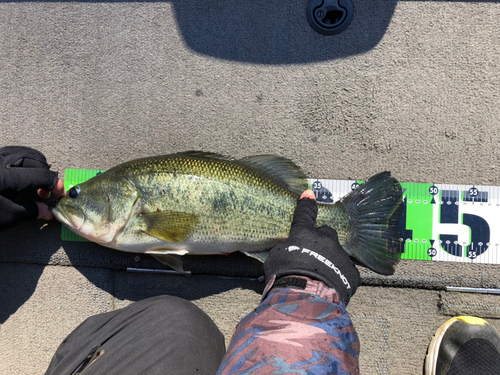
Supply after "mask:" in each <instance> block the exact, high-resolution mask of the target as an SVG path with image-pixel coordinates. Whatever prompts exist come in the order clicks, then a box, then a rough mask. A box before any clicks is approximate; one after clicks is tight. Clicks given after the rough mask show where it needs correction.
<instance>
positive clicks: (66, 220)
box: [50, 206, 84, 231]
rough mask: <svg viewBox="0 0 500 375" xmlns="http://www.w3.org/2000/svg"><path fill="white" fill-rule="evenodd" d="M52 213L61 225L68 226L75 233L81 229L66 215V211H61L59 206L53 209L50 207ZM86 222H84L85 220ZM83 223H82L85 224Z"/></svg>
mask: <svg viewBox="0 0 500 375" xmlns="http://www.w3.org/2000/svg"><path fill="white" fill-rule="evenodd" d="M50 211H51V212H52V215H54V217H55V218H56V219H57V220H58V221H60V222H61V223H63V224H64V225H66V226H67V227H68V228H69V229H71V230H73V231H77V230H78V229H79V227H77V226H76V225H75V224H74V223H73V221H71V219H70V218H69V217H68V215H67V214H66V212H64V210H61V209H60V208H59V207H57V206H53V207H50ZM83 221H84V220H83ZM83 221H82V223H83Z"/></svg>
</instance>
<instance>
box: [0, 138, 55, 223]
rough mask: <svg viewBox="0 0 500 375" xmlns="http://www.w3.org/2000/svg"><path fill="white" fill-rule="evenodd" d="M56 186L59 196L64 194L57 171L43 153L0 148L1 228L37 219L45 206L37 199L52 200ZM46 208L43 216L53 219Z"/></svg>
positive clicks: (31, 150) (26, 149)
mask: <svg viewBox="0 0 500 375" xmlns="http://www.w3.org/2000/svg"><path fill="white" fill-rule="evenodd" d="M56 187H57V189H58V194H59V195H61V194H63V192H64V188H63V187H62V182H61V181H60V180H59V179H58V178H57V172H53V171H51V170H50V165H49V164H47V160H46V159H45V156H44V155H43V154H42V153H41V152H39V151H37V150H34V149H32V148H29V147H22V146H7V147H2V148H0V228H5V227H8V226H12V225H14V224H16V223H17V222H19V221H21V220H27V219H35V218H37V217H38V216H39V213H40V211H41V210H40V209H39V207H42V204H41V203H39V204H37V202H35V199H38V198H39V197H43V198H48V197H49V195H50V191H51V190H54V189H56ZM40 189H41V190H40ZM37 193H38V195H37ZM44 208H45V210H46V212H44V215H42V216H45V217H46V218H50V217H47V216H49V215H50V216H51V214H50V212H49V211H48V209H47V207H46V206H45V207H44ZM47 213H49V214H47Z"/></svg>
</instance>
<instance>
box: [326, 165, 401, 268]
mask: <svg viewBox="0 0 500 375" xmlns="http://www.w3.org/2000/svg"><path fill="white" fill-rule="evenodd" d="M402 197H403V190H402V188H401V185H400V184H399V182H398V181H397V180H396V179H395V178H394V177H392V176H391V174H390V172H382V173H379V174H377V175H375V176H373V177H371V178H370V179H368V180H367V181H366V182H365V183H363V184H361V185H360V186H358V187H357V188H356V189H354V190H353V191H352V192H350V193H349V194H347V195H346V196H345V197H343V198H342V199H341V200H340V201H339V202H337V203H336V204H340V205H341V206H343V209H344V210H345V212H346V213H347V215H348V216H349V228H348V230H347V236H346V240H345V243H344V244H343V246H344V249H345V250H346V252H347V253H348V254H349V255H350V256H352V257H353V258H355V259H357V260H358V261H359V262H361V263H362V264H364V265H365V266H367V267H369V268H371V269H372V270H373V271H375V272H377V273H380V274H384V275H392V274H393V273H394V266H395V265H396V264H397V263H398V262H399V259H400V258H401V254H402V253H403V252H404V247H403V244H402V243H401V241H400V235H399V228H398V221H399V219H400V217H401V215H402V213H403V204H402V203H401V202H402Z"/></svg>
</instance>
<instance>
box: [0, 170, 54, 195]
mask: <svg viewBox="0 0 500 375" xmlns="http://www.w3.org/2000/svg"><path fill="white" fill-rule="evenodd" d="M3 184H4V186H3V188H4V190H5V191H4V192H2V191H0V194H2V193H17V192H22V191H24V190H35V189H44V190H48V191H51V190H52V189H54V187H55V186H56V184H57V172H53V171H51V170H48V169H41V168H9V169H8V171H7V172H6V173H5V176H4V178H3Z"/></svg>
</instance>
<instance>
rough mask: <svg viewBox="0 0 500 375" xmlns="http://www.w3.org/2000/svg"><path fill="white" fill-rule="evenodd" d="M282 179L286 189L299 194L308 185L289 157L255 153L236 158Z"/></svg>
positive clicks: (304, 176) (302, 173)
mask: <svg viewBox="0 0 500 375" xmlns="http://www.w3.org/2000/svg"><path fill="white" fill-rule="evenodd" d="M238 162H240V163H243V164H246V165H249V166H252V167H254V168H257V169H259V170H260V171H262V172H264V173H266V174H268V175H270V176H272V177H274V178H276V179H278V180H280V181H282V182H283V183H284V184H285V185H286V187H287V188H288V189H290V190H291V191H293V192H294V193H296V194H301V193H302V192H303V191H304V190H306V189H307V187H308V182H307V177H306V175H305V174H304V172H302V170H301V169H300V168H299V167H298V166H297V165H296V164H295V163H294V162H293V161H291V160H290V159H287V158H283V157H281V156H276V155H255V156H248V157H246V158H243V159H240V160H238Z"/></svg>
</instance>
